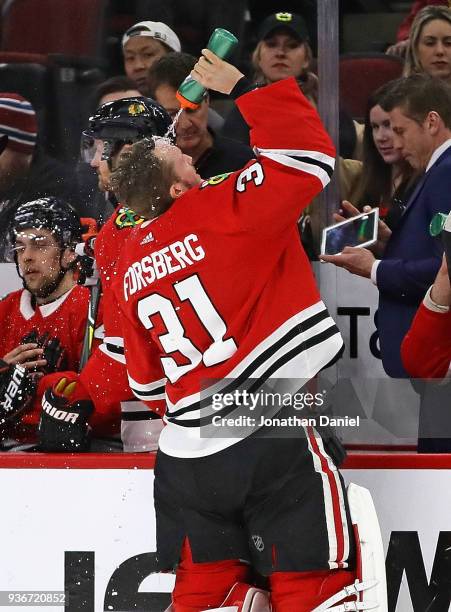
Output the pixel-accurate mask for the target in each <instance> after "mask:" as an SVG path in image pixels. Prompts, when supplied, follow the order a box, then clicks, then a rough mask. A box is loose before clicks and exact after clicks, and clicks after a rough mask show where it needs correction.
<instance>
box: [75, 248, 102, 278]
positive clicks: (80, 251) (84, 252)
mask: <svg viewBox="0 0 451 612" xmlns="http://www.w3.org/2000/svg"><path fill="white" fill-rule="evenodd" d="M94 242H95V236H94V237H93V238H90V239H89V240H87V241H86V242H80V243H78V244H77V245H76V247H75V253H76V254H77V255H78V257H77V270H78V279H77V283H78V284H79V285H85V286H89V285H96V284H97V281H98V280H99V269H98V268H97V264H96V260H95V258H94Z"/></svg>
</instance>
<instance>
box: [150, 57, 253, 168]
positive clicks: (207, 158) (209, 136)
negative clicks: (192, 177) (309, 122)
mask: <svg viewBox="0 0 451 612" xmlns="http://www.w3.org/2000/svg"><path fill="white" fill-rule="evenodd" d="M195 63H196V58H194V57H193V56H192V55H188V54H187V53H169V54H168V55H165V56H164V57H162V58H160V59H159V60H158V62H156V63H155V64H153V66H152V67H151V69H150V71H149V75H148V79H149V88H150V91H151V92H152V95H153V97H154V98H155V100H156V101H157V102H158V103H159V104H161V106H163V108H164V109H165V110H166V111H167V112H168V114H169V115H170V116H171V117H172V118H174V117H175V115H176V114H177V112H178V111H179V110H180V102H179V101H178V100H177V98H176V92H177V89H178V87H179V85H180V84H181V83H182V81H183V80H184V79H185V78H186V76H187V75H188V74H189V73H190V72H191V70H192V69H193V66H194V64H195ZM208 110H209V97H208V94H207V95H206V96H205V98H204V99H203V100H202V102H201V103H200V105H199V107H198V108H197V109H190V108H187V109H185V110H184V111H183V112H182V113H181V114H180V116H179V117H178V120H177V123H176V125H175V133H176V140H177V145H178V146H179V147H180V149H181V150H182V151H183V153H185V154H186V155H189V156H190V157H191V158H192V160H193V163H194V166H195V168H196V170H197V172H199V174H200V175H201V176H203V177H205V178H208V177H210V176H215V175H217V174H220V173H223V172H232V171H234V170H237V169H238V168H241V167H242V166H244V164H245V163H246V162H247V161H249V160H250V159H252V158H253V157H254V153H253V151H252V149H251V148H250V147H248V146H246V145H244V144H242V143H240V142H236V141H234V140H231V139H230V138H226V137H224V136H219V135H218V134H216V133H215V132H214V131H213V130H212V129H211V128H209V127H208V126H207V122H208Z"/></svg>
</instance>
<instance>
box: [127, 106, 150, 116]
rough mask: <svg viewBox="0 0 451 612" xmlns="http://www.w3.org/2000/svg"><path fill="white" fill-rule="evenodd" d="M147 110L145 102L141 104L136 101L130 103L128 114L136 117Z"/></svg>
mask: <svg viewBox="0 0 451 612" xmlns="http://www.w3.org/2000/svg"><path fill="white" fill-rule="evenodd" d="M145 110H146V108H145V106H144V104H140V103H139V102H134V103H133V104H130V106H129V107H128V114H129V115H131V116H132V117H135V116H136V115H140V114H141V113H143V112H144V111H145Z"/></svg>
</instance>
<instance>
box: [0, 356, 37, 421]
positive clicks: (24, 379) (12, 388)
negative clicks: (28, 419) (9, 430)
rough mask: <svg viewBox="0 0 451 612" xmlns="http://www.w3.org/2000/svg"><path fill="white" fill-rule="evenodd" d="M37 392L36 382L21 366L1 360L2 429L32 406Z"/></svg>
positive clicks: (0, 399) (0, 397) (0, 401)
mask: <svg viewBox="0 0 451 612" xmlns="http://www.w3.org/2000/svg"><path fill="white" fill-rule="evenodd" d="M35 391H36V380H35V379H34V378H33V376H32V375H30V374H29V373H28V372H27V370H26V369H25V368H24V367H23V366H21V365H20V364H16V365H9V364H7V363H5V362H4V361H3V360H0V429H2V428H3V426H4V425H7V424H8V423H10V422H12V421H15V420H18V417H19V416H20V415H21V414H22V413H23V412H25V410H26V409H27V408H28V407H29V406H30V404H31V402H32V400H33V396H34V393H35Z"/></svg>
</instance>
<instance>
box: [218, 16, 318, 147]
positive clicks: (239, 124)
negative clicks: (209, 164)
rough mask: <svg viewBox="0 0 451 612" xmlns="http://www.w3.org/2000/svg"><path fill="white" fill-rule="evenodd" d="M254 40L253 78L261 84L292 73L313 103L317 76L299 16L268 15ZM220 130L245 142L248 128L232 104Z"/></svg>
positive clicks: (306, 35)
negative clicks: (311, 66)
mask: <svg viewBox="0 0 451 612" xmlns="http://www.w3.org/2000/svg"><path fill="white" fill-rule="evenodd" d="M258 40H259V42H258V43H257V46H256V47H255V49H254V51H253V53H252V65H253V67H254V75H253V80H254V81H255V82H256V83H257V84H259V85H260V86H262V85H268V84H269V83H275V82H276V81H279V80H280V79H283V78H285V77H288V76H294V77H295V78H296V79H298V82H299V84H300V86H301V88H302V91H303V92H304V94H305V95H306V96H307V97H308V98H309V99H311V100H313V101H314V102H315V103H316V101H317V97H318V84H317V77H316V76H315V75H314V74H313V72H311V71H310V65H311V61H312V57H313V55H312V50H311V48H310V44H309V36H308V31H307V27H306V25H305V23H304V20H303V19H302V17H301V16H300V15H297V14H295V13H275V14H274V15H270V16H268V17H267V18H266V19H265V20H264V21H263V22H262V23H261V25H260V27H259V29H258ZM222 133H223V134H226V135H227V136H228V137H229V138H234V139H235V140H239V141H240V142H244V143H245V144H249V128H248V126H247V124H246V122H245V121H244V119H243V117H242V115H241V113H240V112H239V110H238V109H237V107H236V106H235V105H234V106H233V107H232V108H231V110H230V112H229V114H228V115H227V117H226V119H225V122H224V126H223V128H222Z"/></svg>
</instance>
